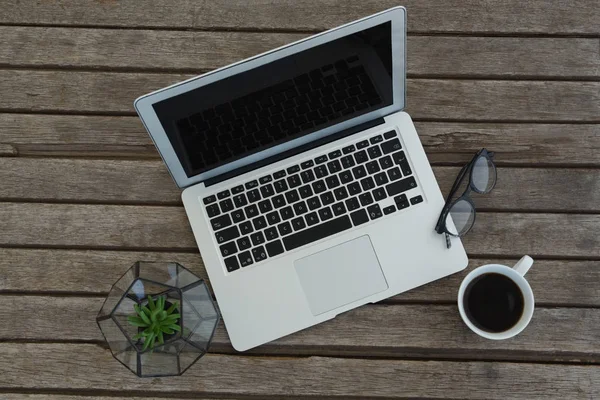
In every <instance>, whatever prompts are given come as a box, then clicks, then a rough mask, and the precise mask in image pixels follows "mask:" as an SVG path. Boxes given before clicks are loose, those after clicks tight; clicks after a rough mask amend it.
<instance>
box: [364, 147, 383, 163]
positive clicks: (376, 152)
mask: <svg viewBox="0 0 600 400" xmlns="http://www.w3.org/2000/svg"><path fill="white" fill-rule="evenodd" d="M367 152H368V153H369V157H371V160H372V159H374V158H377V157H381V149H380V148H379V146H373V147H369V148H368V149H367Z"/></svg>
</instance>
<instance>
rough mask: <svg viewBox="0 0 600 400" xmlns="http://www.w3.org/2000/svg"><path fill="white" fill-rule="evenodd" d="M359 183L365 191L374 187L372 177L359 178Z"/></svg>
mask: <svg viewBox="0 0 600 400" xmlns="http://www.w3.org/2000/svg"><path fill="white" fill-rule="evenodd" d="M360 185H361V186H362V188H363V190H364V191H365V192H366V191H367V190H371V189H373V188H375V182H374V181H373V178H371V177H370V176H368V177H366V178H364V179H363V180H361V181H360Z"/></svg>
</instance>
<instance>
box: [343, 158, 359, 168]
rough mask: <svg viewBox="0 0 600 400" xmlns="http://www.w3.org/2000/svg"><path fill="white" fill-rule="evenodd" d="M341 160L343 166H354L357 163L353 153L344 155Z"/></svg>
mask: <svg viewBox="0 0 600 400" xmlns="http://www.w3.org/2000/svg"><path fill="white" fill-rule="evenodd" d="M341 161H342V166H343V167H344V168H352V167H354V166H355V165H356V163H355V162H354V157H352V156H351V155H349V156H344V157H342V158H341Z"/></svg>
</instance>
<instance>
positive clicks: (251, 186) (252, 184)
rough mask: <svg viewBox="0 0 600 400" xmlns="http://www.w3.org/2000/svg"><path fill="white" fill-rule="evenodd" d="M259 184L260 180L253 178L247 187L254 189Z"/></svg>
mask: <svg viewBox="0 0 600 400" xmlns="http://www.w3.org/2000/svg"><path fill="white" fill-rule="evenodd" d="M257 186H258V181H257V180H253V181H250V182H248V183H246V189H252V188H255V187H257Z"/></svg>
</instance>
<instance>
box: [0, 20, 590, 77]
mask: <svg viewBox="0 0 600 400" xmlns="http://www.w3.org/2000/svg"><path fill="white" fill-rule="evenodd" d="M305 36H306V34H292V33H265V32H257V33H254V32H190V31H156V30H123V29H118V30H114V29H77V30H73V28H45V27H43V28H41V27H40V28H33V27H13V26H6V27H2V26H0V37H3V38H4V40H3V41H2V43H0V65H4V66H9V67H10V66H21V67H23V66H26V67H32V66H35V67H62V68H64V67H69V68H98V69H106V68H109V69H120V70H121V69H122V70H129V71H131V70H140V69H146V70H168V71H190V72H198V71H203V70H211V69H215V68H218V67H221V66H223V65H227V64H230V63H233V62H236V61H239V60H241V59H244V58H247V57H251V56H254V55H256V54H259V53H263V52H265V51H268V50H270V49H274V48H276V47H280V46H282V45H285V44H288V43H291V42H294V41H296V40H299V39H301V38H304V37H305ZM15 46H18V47H19V51H18V52H15V51H14V49H15ZM407 51H408V60H409V61H410V62H409V63H408V71H407V72H408V74H409V76H427V77H435V76H452V77H462V76H468V77H487V78H489V77H538V78H541V77H560V78H563V79H565V78H599V77H600V53H598V40H597V39H589V38H588V39H586V38H513V37H510V38H508V37H441V36H411V37H409V38H408V45H407ZM457 59H460V62H457ZM550 59H551V60H552V62H548V60H550Z"/></svg>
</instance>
